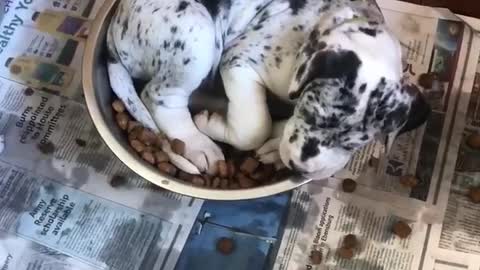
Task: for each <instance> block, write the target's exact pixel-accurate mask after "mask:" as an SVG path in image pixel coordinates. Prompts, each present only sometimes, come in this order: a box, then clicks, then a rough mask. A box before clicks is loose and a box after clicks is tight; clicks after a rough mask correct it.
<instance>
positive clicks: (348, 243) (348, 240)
mask: <svg viewBox="0 0 480 270" xmlns="http://www.w3.org/2000/svg"><path fill="white" fill-rule="evenodd" d="M342 246H343V247H345V248H356V247H357V246H358V240H357V237H356V236H355V235H354V234H348V235H346V236H345V237H344V238H343V242H342Z"/></svg>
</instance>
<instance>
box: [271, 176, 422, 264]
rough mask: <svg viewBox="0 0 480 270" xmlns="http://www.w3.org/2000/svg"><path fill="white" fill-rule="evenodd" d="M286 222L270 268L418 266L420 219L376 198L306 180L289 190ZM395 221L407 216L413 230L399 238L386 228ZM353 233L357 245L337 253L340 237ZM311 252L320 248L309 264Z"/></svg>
mask: <svg viewBox="0 0 480 270" xmlns="http://www.w3.org/2000/svg"><path fill="white" fill-rule="evenodd" d="M292 201H293V203H292V205H291V209H290V212H289V217H288V219H289V220H290V221H291V222H288V223H287V227H286V230H285V233H284V237H283V239H282V242H281V245H280V248H279V255H278V257H277V260H276V262H275V265H274V269H275V270H287V269H288V270H297V269H298V270H300V269H389V270H391V269H392V270H393V269H405V270H409V269H419V268H418V266H419V263H420V257H419V256H417V254H419V253H420V252H421V250H422V247H423V242H424V239H425V235H426V224H425V223H424V222H422V221H418V216H417V213H416V212H415V211H411V210H408V209H407V208H403V209H402V208H396V207H394V206H390V205H386V204H383V203H378V202H376V201H374V200H371V199H366V198H364V197H362V196H359V195H357V194H347V193H343V192H338V191H335V190H333V189H331V188H328V187H324V186H322V185H320V184H315V183H313V184H310V185H307V186H304V187H302V188H301V189H300V190H298V191H296V192H295V193H294V197H293V198H292ZM397 221H404V222H407V223H408V224H409V225H410V226H411V228H412V231H413V233H412V234H411V235H410V236H409V237H408V238H406V239H400V238H398V237H396V236H395V235H394V234H393V233H392V226H393V224H394V223H395V222H397ZM347 234H355V235H356V236H357V238H358V239H359V242H360V246H359V247H358V248H357V249H356V250H355V254H354V257H353V258H352V259H343V258H341V257H340V256H339V255H338V250H339V248H340V247H341V242H342V240H343V237H344V236H345V235H347ZM312 252H320V253H321V254H322V263H321V264H315V263H314V262H313V261H312V260H311V258H310V256H311V254H312Z"/></svg>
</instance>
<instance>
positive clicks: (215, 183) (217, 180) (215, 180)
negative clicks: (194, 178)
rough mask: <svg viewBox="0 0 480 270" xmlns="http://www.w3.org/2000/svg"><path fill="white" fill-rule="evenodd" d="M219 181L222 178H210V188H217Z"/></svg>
mask: <svg viewBox="0 0 480 270" xmlns="http://www.w3.org/2000/svg"><path fill="white" fill-rule="evenodd" d="M221 181H222V179H220V178H219V177H215V178H214V179H213V180H212V186H211V188H219V187H220V182H221Z"/></svg>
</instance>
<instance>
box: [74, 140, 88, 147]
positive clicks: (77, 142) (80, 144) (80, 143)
mask: <svg viewBox="0 0 480 270" xmlns="http://www.w3.org/2000/svg"><path fill="white" fill-rule="evenodd" d="M75 143H76V144H77V145H78V146H80V147H85V146H87V142H86V141H85V140H82V139H75Z"/></svg>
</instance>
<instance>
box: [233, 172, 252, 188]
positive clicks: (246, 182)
mask: <svg viewBox="0 0 480 270" xmlns="http://www.w3.org/2000/svg"><path fill="white" fill-rule="evenodd" d="M237 180H238V185H239V186H240V187H241V188H252V187H254V186H256V183H255V181H253V180H252V179H250V178H248V177H247V176H245V175H244V174H242V173H239V174H238V175H237Z"/></svg>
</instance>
